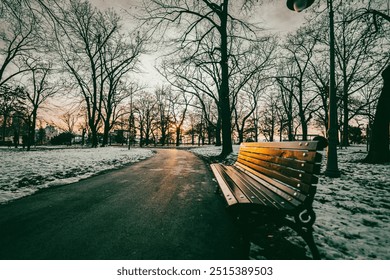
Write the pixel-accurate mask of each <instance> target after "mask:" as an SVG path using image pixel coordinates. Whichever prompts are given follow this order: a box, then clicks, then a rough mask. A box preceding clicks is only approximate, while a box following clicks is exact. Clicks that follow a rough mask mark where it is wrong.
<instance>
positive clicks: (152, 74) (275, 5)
mask: <svg viewBox="0 0 390 280" xmlns="http://www.w3.org/2000/svg"><path fill="white" fill-rule="evenodd" d="M90 2H91V3H92V4H93V5H95V6H97V7H99V8H100V9H103V10H104V9H107V8H114V9H115V10H116V11H117V12H118V13H119V14H121V15H122V16H123V18H124V24H125V25H127V26H132V23H133V21H134V19H133V18H132V17H131V16H130V15H129V14H132V15H134V14H138V13H139V11H140V6H141V3H142V1H141V0H90ZM264 2H266V3H265V4H263V5H261V6H260V5H259V4H258V5H257V6H256V7H255V8H253V12H252V13H251V15H248V17H250V21H251V22H258V23H260V24H261V26H262V27H263V28H265V29H267V30H269V31H270V32H275V33H281V34H286V33H288V32H291V31H294V30H295V29H297V28H298V27H299V26H300V25H301V24H302V23H303V22H304V16H305V13H304V12H303V13H296V12H293V11H290V10H289V9H287V6H286V0H274V1H264ZM157 56H158V54H148V55H143V56H142V66H141V70H142V71H143V72H144V73H143V74H142V75H137V77H138V78H139V79H140V80H142V81H148V86H150V87H152V88H153V87H154V86H155V85H159V84H162V83H163V80H162V78H161V77H160V76H159V74H158V73H157V71H156V70H155V69H154V65H155V59H156V57H157Z"/></svg>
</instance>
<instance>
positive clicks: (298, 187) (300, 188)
mask: <svg viewBox="0 0 390 280" xmlns="http://www.w3.org/2000/svg"><path fill="white" fill-rule="evenodd" d="M237 163H240V164H241V166H242V167H243V168H244V169H247V170H249V172H253V173H254V172H257V174H261V175H263V177H264V178H265V177H271V178H270V179H273V180H272V181H275V179H276V180H279V181H280V182H282V183H285V184H287V185H288V186H289V187H287V188H290V187H291V188H293V190H294V191H296V192H302V193H305V194H306V193H308V192H309V191H310V185H309V184H306V183H304V182H302V181H300V180H298V179H295V178H290V177H286V176H284V175H282V174H280V173H277V172H275V171H272V170H269V169H266V168H264V167H261V166H258V165H256V164H254V163H251V162H247V161H244V160H242V159H238V160H237ZM248 167H249V168H248ZM264 175H266V176H264ZM282 185H283V184H282Z"/></svg>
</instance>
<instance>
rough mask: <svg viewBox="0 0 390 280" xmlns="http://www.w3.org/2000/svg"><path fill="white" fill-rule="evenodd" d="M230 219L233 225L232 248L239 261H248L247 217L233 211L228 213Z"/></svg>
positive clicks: (248, 231)
mask: <svg viewBox="0 0 390 280" xmlns="http://www.w3.org/2000/svg"><path fill="white" fill-rule="evenodd" d="M229 215H230V217H231V218H232V220H233V223H234V224H235V231H236V232H235V238H234V243H235V244H234V247H235V248H236V252H237V255H238V258H239V259H243V260H247V259H249V253H250V230H249V229H250V228H249V225H248V217H247V216H246V215H244V214H238V213H237V212H235V211H230V212H229Z"/></svg>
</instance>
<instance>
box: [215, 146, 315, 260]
mask: <svg viewBox="0 0 390 280" xmlns="http://www.w3.org/2000/svg"><path fill="white" fill-rule="evenodd" d="M317 151H318V142H317V141H296V142H257V143H242V144H241V146H240V150H239V153H238V157H237V161H236V162H235V163H234V165H224V164H221V163H213V164H211V169H212V171H213V173H214V176H215V178H216V181H217V182H218V186H219V189H220V190H221V191H222V194H223V196H224V198H225V201H226V203H227V209H228V210H229V212H231V214H232V215H233V217H234V218H235V220H236V221H239V224H240V227H241V229H242V234H243V235H245V234H246V233H247V232H248V230H250V227H253V226H254V225H253V223H252V224H251V223H250V221H252V222H253V221H254V220H256V219H254V218H253V217H259V216H260V215H259V214H260V213H261V214H262V218H261V219H264V217H268V218H267V219H265V220H266V221H260V223H265V222H266V223H269V222H270V221H271V223H272V224H274V225H276V226H277V227H281V226H288V227H290V228H292V229H293V230H295V231H296V232H297V233H298V235H300V236H301V237H302V238H303V240H304V241H305V242H306V244H307V245H308V247H309V249H310V251H311V254H312V257H313V259H320V255H319V252H318V248H317V246H316V244H315V242H314V238H313V224H314V222H315V219H316V215H315V213H314V211H313V207H312V204H313V200H314V196H315V193H316V189H317V188H316V184H317V183H318V177H317V176H315V175H318V174H320V168H321V159H322V155H321V154H320V153H318V152H317ZM257 222H259V221H257ZM243 237H244V238H245V236H243ZM247 243H248V244H247V246H248V248H249V241H248V240H247Z"/></svg>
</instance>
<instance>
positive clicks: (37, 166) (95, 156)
mask: <svg viewBox="0 0 390 280" xmlns="http://www.w3.org/2000/svg"><path fill="white" fill-rule="evenodd" d="M152 154H153V153H152V151H151V150H146V149H137V148H131V149H130V150H128V149H127V148H125V147H105V148H96V149H89V148H59V147H42V148H37V149H34V150H32V151H30V152H27V151H24V150H22V149H13V148H12V149H8V148H4V147H2V148H1V149H0V170H1V173H0V204H1V203H5V202H8V201H11V200H13V199H17V198H21V197H23V196H26V195H30V194H33V193H35V192H36V191H37V190H39V189H42V188H47V187H51V186H55V185H64V184H69V183H73V182H77V181H79V180H81V179H85V178H88V177H91V176H93V175H96V174H98V173H100V172H102V171H105V170H109V169H115V168H119V167H121V166H123V165H126V164H129V163H132V162H137V161H139V160H141V159H145V158H147V157H150V156H152Z"/></svg>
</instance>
